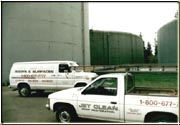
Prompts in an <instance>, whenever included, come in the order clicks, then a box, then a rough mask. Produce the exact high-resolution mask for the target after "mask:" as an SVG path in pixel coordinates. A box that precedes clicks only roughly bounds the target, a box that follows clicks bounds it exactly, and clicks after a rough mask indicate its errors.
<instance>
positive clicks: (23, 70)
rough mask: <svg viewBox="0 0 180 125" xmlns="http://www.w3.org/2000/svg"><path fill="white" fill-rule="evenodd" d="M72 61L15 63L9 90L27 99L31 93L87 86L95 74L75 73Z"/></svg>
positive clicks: (74, 63)
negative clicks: (16, 91) (11, 89)
mask: <svg viewBox="0 0 180 125" xmlns="http://www.w3.org/2000/svg"><path fill="white" fill-rule="evenodd" d="M75 66H78V64H77V63H76V62H74V61H39V62H16V63H14V64H13V65H12V68H11V71H10V75H9V81H10V86H9V87H10V88H13V90H18V92H19V95H20V96H23V97H27V96H29V95H30V94H31V91H36V92H43V91H44V90H62V89H67V88H72V87H79V86H85V85H87V84H88V83H89V82H90V81H91V80H92V79H94V78H95V77H97V74H96V73H92V72H83V71H75V70H73V69H72V67H75Z"/></svg>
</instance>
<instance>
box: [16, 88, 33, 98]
mask: <svg viewBox="0 0 180 125" xmlns="http://www.w3.org/2000/svg"><path fill="white" fill-rule="evenodd" d="M18 92H19V95H20V96H21V97H28V96H30V94H31V90H30V88H29V86H27V85H21V86H20V87H19V88H18Z"/></svg>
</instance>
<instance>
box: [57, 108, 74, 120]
mask: <svg viewBox="0 0 180 125" xmlns="http://www.w3.org/2000/svg"><path fill="white" fill-rule="evenodd" d="M75 118H76V113H75V111H74V110H73V108H72V107H70V106H60V107H59V108H58V109H57V111H56V120H57V121H58V122H61V123H69V122H72V121H75Z"/></svg>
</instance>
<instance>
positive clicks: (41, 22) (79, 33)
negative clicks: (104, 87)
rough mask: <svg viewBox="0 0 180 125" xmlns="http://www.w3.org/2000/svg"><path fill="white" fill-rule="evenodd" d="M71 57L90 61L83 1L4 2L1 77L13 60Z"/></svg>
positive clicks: (6, 76) (43, 59)
mask: <svg viewBox="0 0 180 125" xmlns="http://www.w3.org/2000/svg"><path fill="white" fill-rule="evenodd" d="M45 60H46V61H48V60H73V61H76V62H78V63H79V64H80V65H90V45H89V28H88V5H87V3H85V2H3V3H2V81H3V82H5V81H7V80H8V77H9V71H10V68H11V66H12V64H13V63H14V62H22V61H45Z"/></svg>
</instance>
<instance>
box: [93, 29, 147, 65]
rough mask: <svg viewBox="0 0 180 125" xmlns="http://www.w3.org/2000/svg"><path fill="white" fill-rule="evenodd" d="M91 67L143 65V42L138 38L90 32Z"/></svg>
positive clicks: (114, 33) (96, 31) (122, 34)
mask: <svg viewBox="0 0 180 125" xmlns="http://www.w3.org/2000/svg"><path fill="white" fill-rule="evenodd" d="M90 50H91V51H90V52H91V65H120V64H140V63H144V41H143V40H142V38H141V37H140V36H137V35H134V34H131V33H125V32H112V31H98V30H90Z"/></svg>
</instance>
